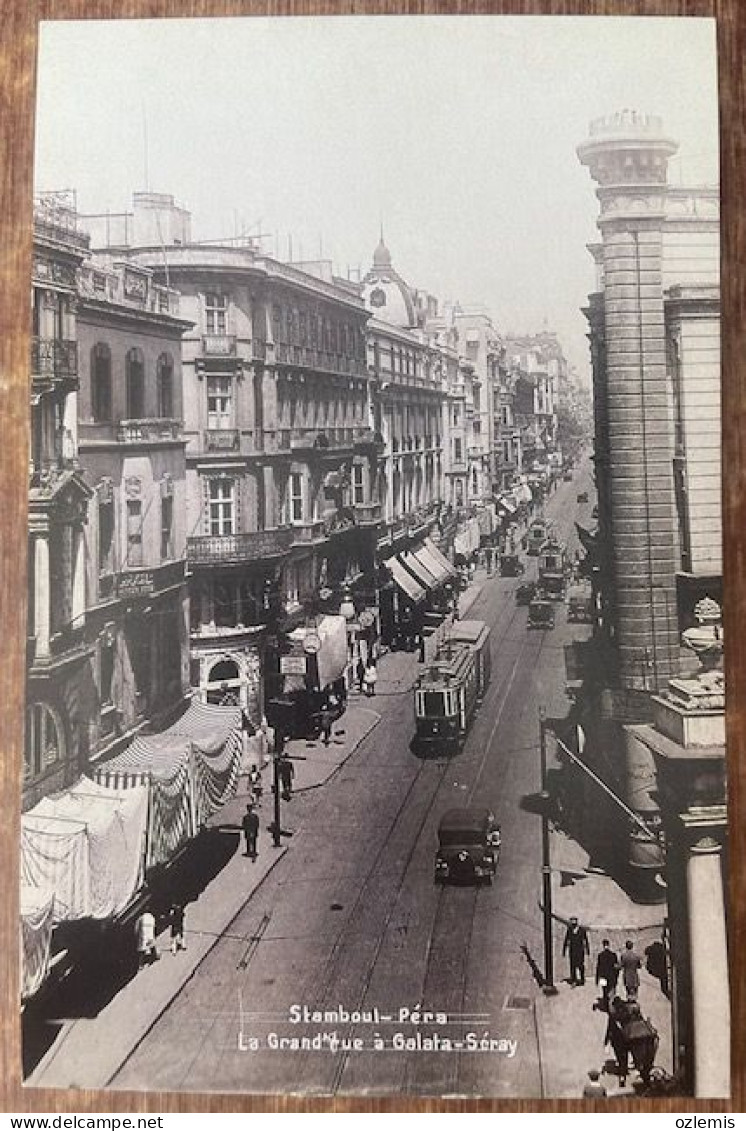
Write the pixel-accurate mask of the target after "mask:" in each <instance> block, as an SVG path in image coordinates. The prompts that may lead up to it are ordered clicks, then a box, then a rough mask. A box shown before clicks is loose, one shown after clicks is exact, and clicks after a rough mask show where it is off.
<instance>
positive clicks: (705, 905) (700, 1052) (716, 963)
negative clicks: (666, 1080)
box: [686, 836, 730, 1098]
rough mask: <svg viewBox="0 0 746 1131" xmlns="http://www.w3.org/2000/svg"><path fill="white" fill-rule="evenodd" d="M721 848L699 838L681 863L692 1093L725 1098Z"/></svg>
mask: <svg viewBox="0 0 746 1131" xmlns="http://www.w3.org/2000/svg"><path fill="white" fill-rule="evenodd" d="M720 856H721V846H720V844H719V843H718V842H717V840H715V839H714V838H713V837H709V836H706V837H703V838H702V839H700V840H698V841H696V843H695V844H693V845H692V847H691V848H690V850H689V856H688V859H687V862H686V887H687V903H688V906H689V915H688V924H689V950H690V956H691V957H690V960H691V987H692V1017H693V1026H692V1028H693V1035H694V1094H695V1096H697V1097H698V1098H699V1097H708V1098H723V1097H726V1096H730V997H729V993H728V984H729V983H728V943H727V938H726V932H725V904H724V900H723V874H722V869H721V859H720Z"/></svg>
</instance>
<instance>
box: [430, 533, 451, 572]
mask: <svg viewBox="0 0 746 1131" xmlns="http://www.w3.org/2000/svg"><path fill="white" fill-rule="evenodd" d="M425 549H426V550H427V552H428V554H429V555H430V557H431V558H433V560H434V561H436V562H437V563H438V564H439V565H440V567H441V569H443V570H445V573H446V576H447V577H455V576H456V574H457V573H458V570H457V569H456V567H455V565H453V563H452V562H449V561H448V558H447V557H446V556H445V554H443V553H442V552H441V551H440V550H439V549H438V547H437V546H436V545H435V543H434V542H433V540H432V539H431V538H426V539H425Z"/></svg>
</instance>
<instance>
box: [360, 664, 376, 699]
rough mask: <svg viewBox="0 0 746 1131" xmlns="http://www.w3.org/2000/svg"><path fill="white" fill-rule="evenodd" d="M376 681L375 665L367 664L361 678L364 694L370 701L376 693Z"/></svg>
mask: <svg viewBox="0 0 746 1131" xmlns="http://www.w3.org/2000/svg"><path fill="white" fill-rule="evenodd" d="M377 681H378V671H377V670H376V665H375V664H372V663H371V664H368V666H367V667H366V669H365V676H364V677H363V685H364V687H365V694H366V695H367V696H368V698H369V699H370V698H371V696H373V695H375V693H376V683H377Z"/></svg>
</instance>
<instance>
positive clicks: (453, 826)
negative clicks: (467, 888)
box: [435, 806, 500, 884]
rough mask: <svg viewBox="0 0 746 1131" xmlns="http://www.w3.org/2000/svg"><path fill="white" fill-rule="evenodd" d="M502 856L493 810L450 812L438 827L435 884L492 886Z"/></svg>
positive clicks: (473, 808)
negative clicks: (479, 882) (480, 882)
mask: <svg viewBox="0 0 746 1131" xmlns="http://www.w3.org/2000/svg"><path fill="white" fill-rule="evenodd" d="M499 856H500V826H499V825H498V824H497V822H496V820H495V814H494V813H493V812H492V811H491V810H490V809H485V808H481V807H477V806H474V807H471V806H470V807H468V808H465V809H448V810H447V811H446V812H445V813H444V814H443V816H442V817H441V818H440V823H439V825H438V854H437V856H436V858H435V882H436V883H441V884H442V883H446V881H451V882H453V883H464V884H473V883H477V882H478V881H480V880H484V881H486V882H487V883H488V884H491V883H492V877H493V876H494V875H495V872H496V871H497V861H498V859H499Z"/></svg>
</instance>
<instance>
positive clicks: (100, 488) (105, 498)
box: [96, 476, 114, 505]
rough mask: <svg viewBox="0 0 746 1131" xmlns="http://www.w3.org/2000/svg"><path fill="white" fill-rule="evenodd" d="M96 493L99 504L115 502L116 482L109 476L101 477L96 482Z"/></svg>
mask: <svg viewBox="0 0 746 1131" xmlns="http://www.w3.org/2000/svg"><path fill="white" fill-rule="evenodd" d="M96 494H97V495H98V501H99V505H100V504H104V505H106V504H107V503H113V502H114V484H113V483H112V481H111V479H110V478H109V477H108V476H106V477H105V478H104V479H100V480H99V482H98V483H97V484H96Z"/></svg>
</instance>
